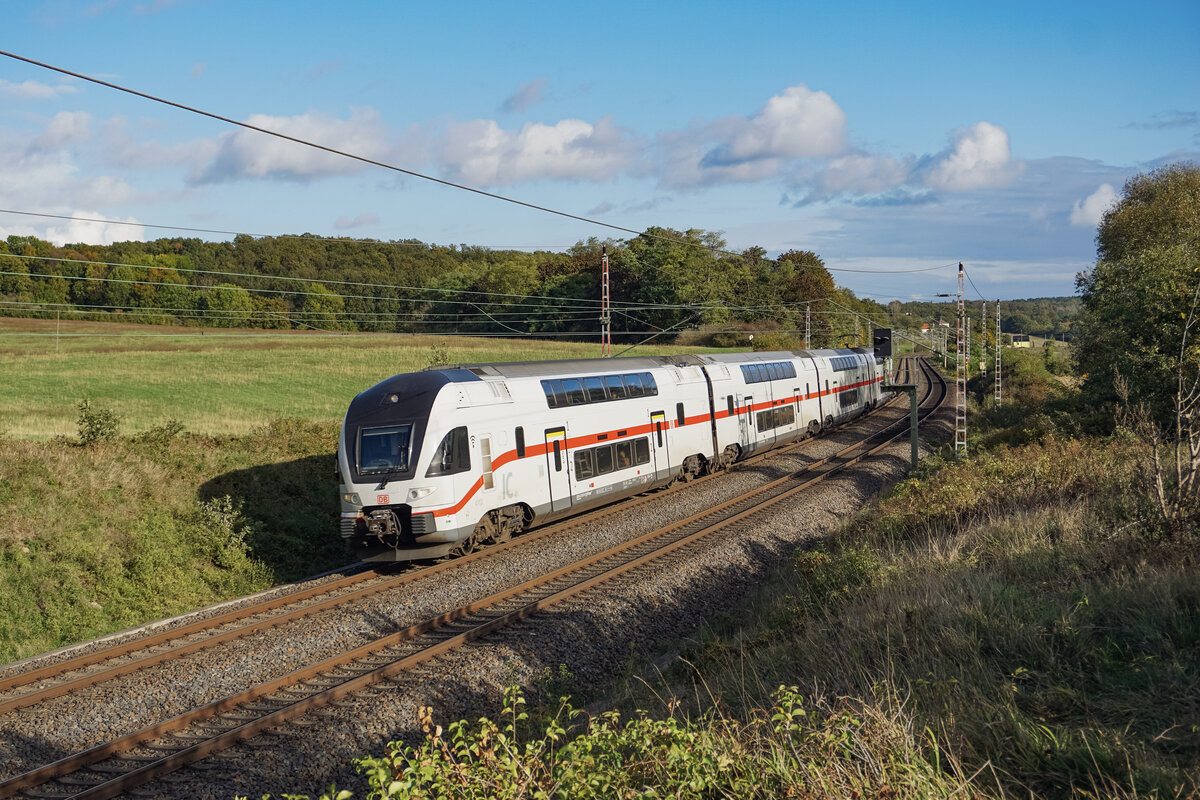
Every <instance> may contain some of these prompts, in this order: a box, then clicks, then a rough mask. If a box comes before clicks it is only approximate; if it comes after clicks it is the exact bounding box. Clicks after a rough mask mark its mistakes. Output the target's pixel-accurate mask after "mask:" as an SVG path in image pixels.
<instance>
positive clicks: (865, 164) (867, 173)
mask: <svg viewBox="0 0 1200 800" xmlns="http://www.w3.org/2000/svg"><path fill="white" fill-rule="evenodd" d="M911 172H912V160H911V159H906V160H902V161H898V160H896V159H894V158H892V157H891V156H873V155H866V154H857V153H856V154H853V155H847V156H842V157H840V158H835V159H833V160H832V161H830V162H829V163H828V164H827V165H826V167H825V169H824V170H823V171H822V172H821V176H820V182H821V188H822V189H824V190H825V192H826V193H827V194H830V195H833V194H841V193H844V192H848V193H852V194H878V193H880V192H886V191H888V190H889V189H894V188H896V187H897V186H900V185H902V184H904V183H905V182H906V181H907V180H908V177H909V174H910V173H911Z"/></svg>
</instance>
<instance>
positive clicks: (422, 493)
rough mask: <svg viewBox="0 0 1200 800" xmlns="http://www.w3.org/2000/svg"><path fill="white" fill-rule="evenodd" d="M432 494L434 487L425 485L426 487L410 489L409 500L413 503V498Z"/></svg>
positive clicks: (417, 498) (416, 498) (418, 498)
mask: <svg viewBox="0 0 1200 800" xmlns="http://www.w3.org/2000/svg"><path fill="white" fill-rule="evenodd" d="M431 494H433V488H432V487H425V488H424V489H409V490H408V502H410V503H411V502H412V501H413V500H420V499H421V498H422V497H428V496H429V495H431Z"/></svg>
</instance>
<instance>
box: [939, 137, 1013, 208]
mask: <svg viewBox="0 0 1200 800" xmlns="http://www.w3.org/2000/svg"><path fill="white" fill-rule="evenodd" d="M953 138H954V143H953V146H952V147H951V148H950V150H949V151H947V152H945V153H943V154H942V155H941V156H939V157H938V158H937V160H936V163H935V165H934V166H933V168H932V169H931V170H930V171H929V174H928V176H927V178H926V181H927V183H928V184H929V185H930V186H932V187H934V188H935V189H944V190H945V191H949V192H962V191H970V190H972V189H987V188H992V187H996V186H1005V185H1007V184H1008V183H1009V182H1010V181H1011V180H1012V179H1013V178H1014V177H1016V176H1017V174H1018V173H1019V172H1020V171H1021V164H1020V163H1018V162H1014V161H1013V160H1012V154H1011V152H1010V151H1009V146H1008V132H1007V131H1005V130H1004V128H1001V127H1000V126H999V125H993V124H991V123H990V122H977V123H975V124H974V125H972V126H971V127H969V128H960V129H959V130H957V131H955V132H954V136H953Z"/></svg>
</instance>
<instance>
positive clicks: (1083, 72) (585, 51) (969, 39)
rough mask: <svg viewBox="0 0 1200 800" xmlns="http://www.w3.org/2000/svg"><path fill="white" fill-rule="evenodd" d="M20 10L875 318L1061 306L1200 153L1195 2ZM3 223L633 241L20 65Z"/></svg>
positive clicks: (455, 174) (161, 2)
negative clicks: (1156, 192)
mask: <svg viewBox="0 0 1200 800" xmlns="http://www.w3.org/2000/svg"><path fill="white" fill-rule="evenodd" d="M0 15H2V18H3V26H2V27H0V50H4V51H7V52H9V53H13V54H16V55H18V56H22V57H25V58H29V59H33V60H36V61H40V62H44V63H46V64H50V65H53V66H56V67H61V68H63V69H66V70H69V71H71V72H75V73H79V74H82V75H87V76H90V77H95V78H99V79H101V80H104V81H107V82H110V83H115V84H119V85H121V86H124V87H127V88H130V89H134V90H137V91H139V92H143V93H146V94H150V95H154V96H157V97H160V98H164V99H167V100H170V101H173V102H176V103H180V104H184V105H188V106H192V107H195V108H198V109H201V110H204V111H207V112H210V113H213V114H216V115H219V116H223V117H227V118H229V119H233V120H236V121H239V122H245V123H249V124H251V125H255V126H258V127H261V128H266V129H269V130H272V131H277V132H280V133H284V134H287V135H289V136H292V137H295V138H299V139H304V140H308V141H313V142H317V143H320V144H323V145H326V146H328V147H332V148H335V149H338V150H342V151H345V152H348V153H353V154H355V155H359V156H363V157H365V158H369V159H371V160H374V161H379V162H382V163H384V164H387V165H390V166H393V167H399V168H401V169H403V170H407V171H409V172H415V173H420V174H422V175H426V176H430V177H435V178H439V179H441V180H444V181H450V182H454V183H458V184H462V185H465V186H469V187H473V188H476V189H480V190H483V191H486V192H490V193H493V194H497V195H502V196H503V197H507V198H512V199H516V200H520V201H522V202H525V203H531V204H534V205H538V206H543V207H546V208H550V209H554V210H556V211H561V212H564V213H567V214H572V215H577V216H581V217H585V218H588V219H590V220H595V221H597V222H601V223H606V224H608V225H612V226H616V227H617V228H618V229H619V228H625V229H632V230H635V231H642V230H645V229H646V228H648V227H651V226H662V227H669V228H675V229H678V230H686V229H689V228H699V229H703V230H706V231H719V232H721V234H722V236H723V238H724V240H725V241H726V242H727V245H728V247H729V248H730V249H731V250H738V251H740V250H743V249H745V248H747V247H752V246H759V247H763V248H765V249H766V250H767V251H768V253H769V254H770V255H772V256H773V255H777V254H779V253H781V252H784V251H787V250H812V251H815V252H816V253H818V254H819V255H820V256H821V257H822V258H823V259H824V261H825V263H826V265H827V266H828V267H829V268H830V269H831V271H833V274H834V278H835V280H836V281H837V282H838V283H839V284H840V285H842V286H845V287H847V288H849V289H851V290H852V291H854V292H855V293H856V294H858V295H859V296H860V297H870V298H873V299H876V300H879V301H880V302H883V303H887V302H889V301H890V300H892V299H899V300H908V299H921V300H924V299H931V298H932V297H933V296H934V295H936V294H937V293H943V292H953V291H955V290H956V280H957V276H956V270H955V268H954V266H956V265H957V263H958V262H960V261H961V262H963V263H964V264H965V265H966V269H967V274H968V276H969V277H970V280H971V284H969V285H968V287H967V295H968V299H979V298H980V297H982V298H986V299H988V300H992V299H996V298H1000V299H1016V298H1030V297H1051V296H1067V295H1072V294H1074V293H1075V275H1076V274H1077V273H1078V272H1080V271H1082V270H1087V269H1089V268H1090V267H1091V266H1092V265H1093V264H1094V261H1095V233H1096V225H1097V223H1098V222H1099V220H1100V218H1101V216H1102V214H1103V212H1104V211H1105V209H1106V208H1109V207H1111V205H1112V204H1113V203H1114V202H1115V201H1116V200H1117V199H1119V197H1120V193H1121V191H1122V187H1123V186H1124V184H1125V182H1126V181H1127V180H1128V179H1129V178H1131V177H1132V176H1134V175H1137V174H1139V173H1143V172H1147V171H1150V170H1153V169H1154V168H1156V167H1159V166H1162V165H1165V164H1170V163H1175V162H1179V161H1195V162H1197V163H1200V0H1177V1H1172V0H1161V1H1159V0H1144V2H1140V3H1137V4H1131V3H1127V2H1120V3H1117V2H1097V1H1095V0H1093V1H1092V2H1074V0H1062V1H1061V2H1045V0H1038V2H1024V1H1023V0H1010V1H1009V2H1005V3H1001V4H983V3H963V2H954V3H950V2H945V3H941V2H917V1H914V2H910V3H898V2H895V3H882V2H878V3H876V2H865V1H864V2H853V1H852V0H851V1H848V2H841V3H831V2H820V3H816V2H813V3H809V2H799V1H798V0H797V1H794V2H754V1H753V0H750V1H749V2H745V3H741V4H737V5H736V6H735V5H734V4H731V3H716V2H707V1H706V0H690V2H686V3H684V2H658V3H646V2H636V3H635V2H622V1H620V0H614V1H610V2H606V3H603V4H580V3H566V2H561V0H560V1H559V2H553V3H551V2H509V3H503V2H470V1H469V0H464V1H463V2H453V3H451V2H442V3H416V2H402V1H401V0H394V1H393V2H354V0H345V1H344V2H341V3H338V4H333V3H328V2H322V3H316V2H309V1H308V0H290V1H289V2H286V3H285V2H273V1H271V0H260V1H258V2H247V1H246V0H0ZM0 209H3V210H4V211H2V212H0V236H8V235H13V234H17V235H35V236H38V237H40V238H44V239H48V240H50V241H53V242H55V243H58V244H62V243H66V242H86V243H110V242H113V241H122V240H128V239H155V238H159V237H161V236H176V235H196V236H200V237H201V238H205V239H212V240H228V239H231V238H232V235H230V234H222V233H189V232H188V231H185V230H169V229H165V228H157V227H148V226H168V227H170V228H177V229H182V228H202V229H208V230H214V231H235V232H242V233H249V234H253V235H261V234H267V235H280V234H298V233H305V232H307V233H313V234H318V235H322V236H336V237H355V238H373V239H384V240H393V239H394V240H399V239H419V240H421V241H425V242H431V243H437V244H443V245H447V244H468V245H478V246H485V247H495V248H509V247H518V248H538V249H556V250H557V249H565V248H567V247H570V246H571V245H572V244H575V243H576V242H579V241H581V240H585V239H588V238H589V237H597V238H600V239H604V238H606V237H615V238H618V239H623V238H628V237H629V236H630V234H628V233H625V232H623V231H621V230H618V229H613V228H606V227H604V226H602V225H596V224H592V223H589V222H585V221H581V220H576V219H570V218H566V217H563V216H559V215H553V214H549V213H546V212H543V211H537V210H533V209H530V208H527V207H523V206H519V205H515V204H512V203H508V202H504V201H502V200H497V199H494V198H491V197H486V196H483V195H480V194H476V193H471V192H467V191H463V190H461V189H456V188H453V187H449V186H446V185H443V184H439V183H436V182H433V181H429V180H426V179H424V178H421V177H416V176H414V175H411V174H404V173H401V172H397V171H394V170H390V169H387V168H385V167H380V166H374V165H369V164H365V163H363V162H361V161H357V160H354V159H349V158H345V157H342V156H335V155H332V154H329V153H325V152H322V151H319V150H316V149H313V148H310V147H306V146H304V145H301V144H296V143H293V142H288V141H284V140H281V139H278V138H276V137H272V136H269V135H267V134H263V133H259V132H256V131H252V130H247V129H244V128H240V127H237V126H235V125H231V124H230V123H228V122H222V121H219V120H215V119H211V118H208V117H205V116H201V115H198V114H195V113H191V112H189V111H185V110H181V109H179V108H174V107H171V106H167V105H163V104H160V103H156V102H153V101H151V100H147V99H144V98H141V97H135V96H131V95H129V94H125V93H122V92H120V91H117V90H115V89H112V88H108V87H105V86H99V85H95V84H92V83H88V82H85V81H82V80H79V79H76V78H70V77H67V76H64V75H62V74H60V73H57V72H54V71H51V70H48V69H46V68H43V67H39V66H34V65H31V64H28V63H25V62H21V61H18V60H14V59H12V58H9V57H0ZM12 212H26V213H24V214H17V213H12ZM30 214H42V215H57V216H58V217H72V218H75V219H60V218H56V217H50V216H30ZM85 219H86V220H99V221H84V220H85ZM118 223H134V224H118ZM947 265H954V266H947ZM918 270H922V271H918ZM614 299H615V300H618V301H619V298H614Z"/></svg>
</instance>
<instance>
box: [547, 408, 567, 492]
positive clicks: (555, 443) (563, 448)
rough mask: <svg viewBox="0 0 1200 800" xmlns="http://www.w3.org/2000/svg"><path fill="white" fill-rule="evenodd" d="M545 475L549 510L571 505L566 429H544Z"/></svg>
mask: <svg viewBox="0 0 1200 800" xmlns="http://www.w3.org/2000/svg"><path fill="white" fill-rule="evenodd" d="M546 475H547V476H548V480H549V482H550V510H551V511H563V510H565V509H568V508H570V507H571V474H570V472H569V471H568V469H567V429H566V428H562V427H559V428H547V429H546Z"/></svg>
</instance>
